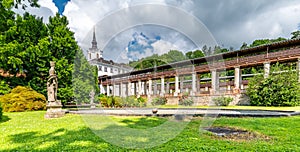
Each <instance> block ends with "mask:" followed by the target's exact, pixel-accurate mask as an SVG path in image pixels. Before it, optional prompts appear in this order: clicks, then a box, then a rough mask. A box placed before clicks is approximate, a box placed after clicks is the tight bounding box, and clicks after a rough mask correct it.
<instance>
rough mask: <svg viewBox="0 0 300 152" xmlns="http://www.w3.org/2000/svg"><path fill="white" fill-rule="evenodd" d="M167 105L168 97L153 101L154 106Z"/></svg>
mask: <svg viewBox="0 0 300 152" xmlns="http://www.w3.org/2000/svg"><path fill="white" fill-rule="evenodd" d="M166 103H167V98H166V97H156V98H153V99H152V102H151V104H152V105H153V106H157V105H165V104H166Z"/></svg>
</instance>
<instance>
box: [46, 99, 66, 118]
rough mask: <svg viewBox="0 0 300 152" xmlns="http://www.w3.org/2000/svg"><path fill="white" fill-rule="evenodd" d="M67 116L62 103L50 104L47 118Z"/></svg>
mask: <svg viewBox="0 0 300 152" xmlns="http://www.w3.org/2000/svg"><path fill="white" fill-rule="evenodd" d="M64 115H65V111H63V110H62V104H61V102H60V101H55V102H53V101H52V102H48V105H47V112H46V114H45V118H59V117H63V116H64Z"/></svg>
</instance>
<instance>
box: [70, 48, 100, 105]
mask: <svg viewBox="0 0 300 152" xmlns="http://www.w3.org/2000/svg"><path fill="white" fill-rule="evenodd" d="M97 75H98V73H97V67H95V66H91V65H90V64H89V63H88V61H87V60H86V58H85V56H84V55H83V52H82V51H81V50H80V51H78V52H77V54H76V56H75V62H74V70H73V79H72V83H73V90H72V91H74V98H75V101H76V102H77V103H89V102H90V100H89V99H90V98H89V96H90V92H91V91H92V90H94V91H95V92H96V91H97V92H99V91H98V90H99V88H98V83H96V84H95V82H98V78H97Z"/></svg>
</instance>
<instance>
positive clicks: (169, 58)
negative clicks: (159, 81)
mask: <svg viewBox="0 0 300 152" xmlns="http://www.w3.org/2000/svg"><path fill="white" fill-rule="evenodd" d="M185 59H186V57H185V55H184V54H183V53H182V52H180V51H177V50H170V51H169V52H168V53H165V54H162V55H160V56H159V55H157V54H154V55H152V56H149V57H146V58H142V59H140V60H138V61H131V62H129V65H130V66H131V67H134V68H135V69H136V70H140V69H146V68H152V67H155V66H160V65H164V64H168V63H173V62H178V61H182V60H185Z"/></svg>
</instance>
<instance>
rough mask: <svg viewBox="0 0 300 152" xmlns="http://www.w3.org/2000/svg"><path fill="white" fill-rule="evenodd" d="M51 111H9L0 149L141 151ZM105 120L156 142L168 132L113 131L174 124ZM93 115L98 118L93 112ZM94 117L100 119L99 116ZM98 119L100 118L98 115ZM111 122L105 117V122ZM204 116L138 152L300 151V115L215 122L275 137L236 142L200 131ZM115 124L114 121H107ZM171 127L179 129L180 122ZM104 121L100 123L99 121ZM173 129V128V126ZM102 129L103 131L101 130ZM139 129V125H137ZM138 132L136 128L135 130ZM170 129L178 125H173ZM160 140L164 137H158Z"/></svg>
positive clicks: (1, 129)
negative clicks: (51, 116) (51, 115)
mask: <svg viewBox="0 0 300 152" xmlns="http://www.w3.org/2000/svg"><path fill="white" fill-rule="evenodd" d="M44 114H45V112H22V113H4V116H5V117H4V120H2V121H1V122H0V132H1V134H0V151H136V150H135V149H126V148H122V145H114V144H111V143H110V142H107V140H104V138H102V137H101V136H97V135H95V133H97V132H95V133H94V132H93V130H91V129H90V126H89V125H88V124H87V123H86V122H87V120H85V118H83V117H81V116H80V115H73V114H67V115H66V116H65V117H63V118H58V119H44ZM94 117H95V118H97V120H99V121H108V120H110V121H112V122H113V123H114V125H115V126H111V124H110V125H108V126H109V127H112V128H106V127H103V126H102V127H101V126H100V127H99V128H100V129H101V130H102V129H103V131H105V132H108V133H107V134H105V135H106V136H111V137H113V136H112V135H113V134H114V138H112V140H116V141H118V140H120V141H121V140H128V141H139V142H141V143H147V142H152V141H151V139H153V138H151V137H150V136H152V135H153V136H154V135H159V136H160V137H161V138H164V137H165V135H164V134H166V133H168V132H164V131H155V132H152V135H143V134H142V135H140V136H138V137H137V138H135V136H130V134H129V136H126V138H125V137H124V138H123V139H117V138H118V136H117V135H118V134H120V137H119V138H121V133H122V132H117V130H115V133H110V132H109V131H113V130H114V129H122V127H128V128H132V129H137V130H138V131H143V130H149V129H152V128H159V127H160V126H162V125H166V124H167V125H168V123H169V121H168V120H169V119H168V118H157V117H119V116H118V117H117V116H109V117H107V116H100V115H97V116H94ZM91 118H93V117H91ZM93 119H94V118H93ZM95 120H96V119H95ZM104 123H105V122H104ZM201 123H202V118H201V117H199V118H194V119H193V120H192V121H191V122H190V123H189V124H188V125H187V126H186V128H185V129H184V130H183V131H182V132H180V133H179V134H178V135H176V136H175V137H174V138H172V139H171V140H169V141H168V142H166V143H159V141H157V142H156V143H155V144H156V145H155V146H154V147H152V148H149V149H137V150H138V151H300V136H299V133H300V129H299V128H300V116H295V117H282V118H226V117H221V118H218V119H216V120H215V121H214V123H213V125H214V126H224V127H232V128H240V129H245V130H248V131H251V132H255V133H258V134H262V135H265V136H268V137H270V140H268V141H266V140H263V139H256V140H251V141H239V142H237V141H230V140H225V139H219V138H215V137H214V136H213V135H212V134H209V133H200V132H199V126H200V125H201ZM107 124H109V123H107ZM169 124H170V125H174V126H172V127H171V128H176V127H178V126H176V125H177V124H178V123H177V124H176V123H169ZM98 125H99V124H98ZM168 129H169V128H168ZM98 131H99V130H98ZM132 131H136V130H132ZM133 133H134V132H133ZM169 133H172V130H170V129H169ZM158 139H159V138H158Z"/></svg>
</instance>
